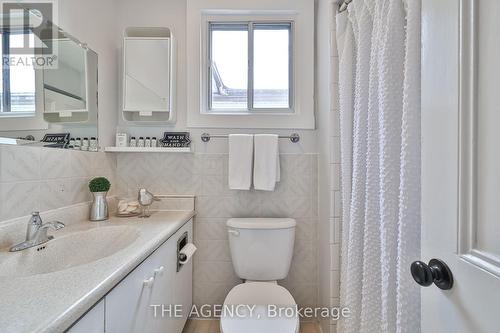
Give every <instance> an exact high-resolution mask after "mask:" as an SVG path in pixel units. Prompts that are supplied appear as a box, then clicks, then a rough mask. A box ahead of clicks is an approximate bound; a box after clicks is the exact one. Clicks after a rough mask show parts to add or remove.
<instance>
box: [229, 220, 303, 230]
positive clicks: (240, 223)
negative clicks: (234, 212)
mask: <svg viewBox="0 0 500 333" xmlns="http://www.w3.org/2000/svg"><path fill="white" fill-rule="evenodd" d="M296 225H297V222H296V221H295V219H290V218H232V219H229V220H228V221H227V226H228V227H232V228H238V229H288V228H294V227H295V226H296Z"/></svg>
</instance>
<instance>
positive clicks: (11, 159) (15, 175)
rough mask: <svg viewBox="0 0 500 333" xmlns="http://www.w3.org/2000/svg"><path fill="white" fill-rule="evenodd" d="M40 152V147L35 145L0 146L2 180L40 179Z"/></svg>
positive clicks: (0, 176) (0, 173)
mask: <svg viewBox="0 0 500 333" xmlns="http://www.w3.org/2000/svg"><path fill="white" fill-rule="evenodd" d="M40 152H41V149H40V148H33V147H23V146H2V147H0V181H4V182H15V181H27V180H38V179H40V155H41V153H40Z"/></svg>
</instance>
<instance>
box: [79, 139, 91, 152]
mask: <svg viewBox="0 0 500 333" xmlns="http://www.w3.org/2000/svg"><path fill="white" fill-rule="evenodd" d="M81 150H83V151H88V150H89V138H83V140H82V146H81Z"/></svg>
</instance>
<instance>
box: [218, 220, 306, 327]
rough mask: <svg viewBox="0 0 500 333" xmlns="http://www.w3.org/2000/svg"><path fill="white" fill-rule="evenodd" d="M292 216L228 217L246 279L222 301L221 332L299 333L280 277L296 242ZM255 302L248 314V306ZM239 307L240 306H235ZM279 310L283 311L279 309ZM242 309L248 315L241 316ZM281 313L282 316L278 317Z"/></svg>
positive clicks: (233, 245)
mask: <svg viewBox="0 0 500 333" xmlns="http://www.w3.org/2000/svg"><path fill="white" fill-rule="evenodd" d="M295 226H296V222H295V220H294V219H289V218H233V219H230V220H228V221H227V227H228V234H229V246H230V249H231V258H232V261H233V266H234V270H235V272H236V274H237V275H238V276H239V277H240V278H242V279H244V280H245V283H242V284H239V285H237V286H235V287H234V288H233V289H231V291H230V292H229V293H228V294H227V296H226V299H225V300H224V309H232V310H234V309H238V310H240V311H239V312H238V314H239V316H238V315H236V314H237V313H236V311H234V312H233V313H231V312H230V311H223V313H222V316H221V332H223V333H255V332H259V333H277V332H279V333H297V332H298V331H299V318H298V316H297V313H296V309H297V304H296V303H295V300H294V299H293V297H292V295H291V294H290V292H289V291H288V290H286V289H285V288H283V287H281V286H279V285H278V284H277V282H276V281H277V280H281V279H284V278H285V277H286V276H287V275H288V271H289V269H290V263H291V261H292V254H293V244H294V240H295ZM245 305H248V306H250V307H252V306H254V305H255V307H254V308H253V310H252V311H253V312H252V313H250V310H249V309H250V307H248V308H247V307H246V306H245ZM237 306H239V307H237ZM280 311H281V312H280ZM242 313H245V315H243V316H241V314H242ZM277 314H279V315H277Z"/></svg>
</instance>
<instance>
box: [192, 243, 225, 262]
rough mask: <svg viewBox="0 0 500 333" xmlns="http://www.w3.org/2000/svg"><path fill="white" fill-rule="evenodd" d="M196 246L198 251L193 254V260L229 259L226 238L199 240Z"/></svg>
mask: <svg viewBox="0 0 500 333" xmlns="http://www.w3.org/2000/svg"><path fill="white" fill-rule="evenodd" d="M196 246H197V247H198V251H196V254H195V255H194V260H195V262H200V261H231V256H230V254H229V241H227V240H199V241H198V242H197V244H196Z"/></svg>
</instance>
